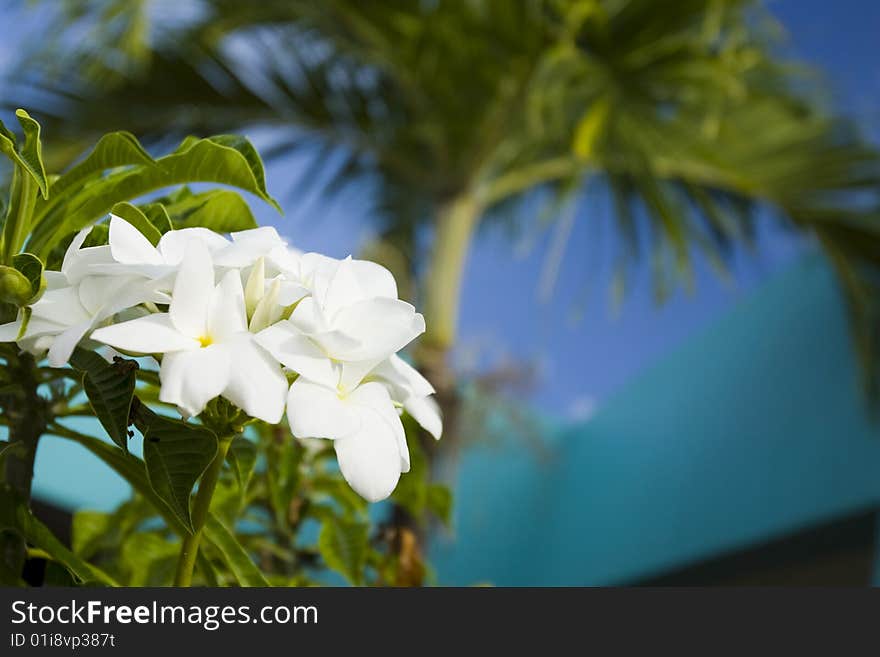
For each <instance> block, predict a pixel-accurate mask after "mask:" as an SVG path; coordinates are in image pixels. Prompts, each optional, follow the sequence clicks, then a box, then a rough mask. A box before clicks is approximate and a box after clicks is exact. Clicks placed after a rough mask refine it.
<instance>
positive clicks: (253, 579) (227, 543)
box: [205, 515, 269, 586]
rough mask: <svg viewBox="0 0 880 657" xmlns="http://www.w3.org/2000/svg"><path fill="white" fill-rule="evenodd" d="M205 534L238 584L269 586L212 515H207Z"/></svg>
mask: <svg viewBox="0 0 880 657" xmlns="http://www.w3.org/2000/svg"><path fill="white" fill-rule="evenodd" d="M205 536H206V537H207V538H208V540H209V541H211V543H212V544H213V545H214V547H215V548H216V549H217V551H218V552H219V554H220V555H221V557H222V559H223V562H224V563H225V564H226V566H227V567H228V568H229V570H230V572H231V573H232V574H233V576H234V577H235V579H236V581H237V582H238V584H239V585H240V586H269V582H268V581H267V580H266V578H265V577H264V576H263V574H262V573H261V572H260V571H259V570H258V569H257V568H256V566H254V564H253V562H252V561H251V559H250V556H248V553H247V552H246V551H245V549H244V548H243V547H242V546H241V545H240V544H239V542H238V541H237V540H236V539H235V536H234V535H233V534H232V532H230V531H229V530H228V529H227V528H226V527H225V526H224V525H223V523H222V522H221V521H220V520H218V519H217V518H216V517H215V516H213V515H210V516H208V523H207V524H206V525H205Z"/></svg>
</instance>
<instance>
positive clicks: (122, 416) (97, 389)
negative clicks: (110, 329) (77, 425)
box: [70, 347, 138, 451]
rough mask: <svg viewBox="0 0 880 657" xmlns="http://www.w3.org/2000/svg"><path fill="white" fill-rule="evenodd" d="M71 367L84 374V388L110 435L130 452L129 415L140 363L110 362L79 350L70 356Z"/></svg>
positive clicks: (130, 361) (93, 353)
mask: <svg viewBox="0 0 880 657" xmlns="http://www.w3.org/2000/svg"><path fill="white" fill-rule="evenodd" d="M70 365H71V366H72V367H74V368H75V369H77V370H79V371H81V372H82V377H83V378H82V381H83V389H84V390H85V393H86V396H87V397H88V398H89V404H90V405H91V407H92V410H93V411H94V412H95V417H97V418H98V420H99V421H100V422H101V426H103V427H104V429H105V430H106V431H107V435H109V436H110V439H111V440H112V441H113V442H114V443H116V444H117V445H119V447H121V448H122V449H123V450H125V451H128V425H129V413H130V411H131V402H132V399H133V398H134V389H135V383H136V382H137V369H138V365H137V363H136V362H135V361H132V360H123V359H119V360H118V361H117V362H114V363H108V362H107V361H106V360H104V358H103V357H101V356H100V355H99V354H97V353H95V352H94V351H88V350H86V349H82V348H80V347H77V348H76V349H74V351H73V354H72V355H71V357H70Z"/></svg>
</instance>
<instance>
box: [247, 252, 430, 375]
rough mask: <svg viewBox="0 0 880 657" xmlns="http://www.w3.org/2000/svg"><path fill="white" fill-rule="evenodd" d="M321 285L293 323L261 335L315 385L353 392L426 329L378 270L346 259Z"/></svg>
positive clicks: (296, 313)
mask: <svg viewBox="0 0 880 657" xmlns="http://www.w3.org/2000/svg"><path fill="white" fill-rule="evenodd" d="M319 283H321V284H319V285H317V286H316V287H315V288H314V290H313V294H312V296H309V297H306V298H304V299H302V300H301V301H300V302H299V303H298V304H297V305H296V308H295V309H294V311H293V313H292V314H291V316H290V319H289V320H285V321H281V322H278V323H276V324H274V325H272V326H270V327H268V328H267V329H265V330H263V331H261V332H260V333H259V334H258V335H257V341H258V342H259V343H260V344H261V345H263V347H265V348H266V350H267V351H269V352H270V353H271V354H272V355H273V356H275V358H277V359H278V360H279V361H280V362H281V363H282V364H283V365H285V366H286V367H289V368H290V369H292V370H293V371H295V372H297V373H299V374H300V375H302V376H304V377H305V378H307V379H309V380H311V381H313V382H315V383H320V384H322V385H325V386H328V387H330V388H334V389H335V388H337V387H341V388H343V389H349V390H350V389H354V387H355V386H357V384H358V383H359V382H360V381H361V380H362V379H363V377H364V375H366V374H367V373H368V372H369V371H370V370H372V369H373V368H374V367H376V365H378V364H379V363H380V362H382V361H383V360H385V359H386V358H388V357H389V356H390V355H391V354H394V353H395V352H397V351H399V350H400V349H401V348H402V347H404V346H405V345H407V344H408V343H409V342H410V341H412V340H413V339H414V338H415V337H417V336H418V335H419V334H421V333H423V332H424V330H425V320H424V318H423V317H422V315H420V314H419V313H417V312H416V311H415V308H413V306H412V305H410V304H408V303H406V302H405V301H401V300H399V299H398V298H397V286H396V285H395V284H394V278H393V277H392V276H391V273H390V272H388V270H386V269H384V268H383V267H380V266H379V265H376V264H374V263H367V262H365V261H359V260H352V259H351V258H347V259H345V260H342V261H338V262H337V263H336V266H335V270H334V271H333V274H332V276H328V277H327V280H326V284H324V283H323V281H319Z"/></svg>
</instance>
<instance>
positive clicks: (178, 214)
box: [166, 189, 258, 233]
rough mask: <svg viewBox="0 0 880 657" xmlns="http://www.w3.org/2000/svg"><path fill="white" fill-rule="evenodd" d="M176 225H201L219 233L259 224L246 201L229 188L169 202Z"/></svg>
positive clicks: (169, 208)
mask: <svg viewBox="0 0 880 657" xmlns="http://www.w3.org/2000/svg"><path fill="white" fill-rule="evenodd" d="M166 209H167V210H168V214H169V215H170V216H171V220H172V221H173V223H174V226H175V227H176V228H192V227H195V226H202V227H204V228H210V229H211V230H213V231H216V232H218V233H233V232H236V231H239V230H247V229H249V228H256V227H257V225H258V224H257V220H256V219H255V218H254V215H253V213H252V212H251V209H250V207H248V204H247V202H246V201H245V200H244V199H243V198H242V197H241V195H240V194H238V193H236V192H233V191H231V190H228V189H215V190H211V191H208V192H202V193H200V194H190V195H188V196H186V197H185V198H182V199H180V200H179V201H177V202H175V203H170V204H168V205H166Z"/></svg>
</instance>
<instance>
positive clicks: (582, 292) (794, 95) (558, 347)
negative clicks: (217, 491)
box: [0, 0, 880, 585]
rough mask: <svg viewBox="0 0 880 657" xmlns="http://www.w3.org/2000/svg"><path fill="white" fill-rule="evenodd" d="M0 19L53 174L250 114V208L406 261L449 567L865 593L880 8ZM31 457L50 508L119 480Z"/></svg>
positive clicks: (574, 0)
mask: <svg viewBox="0 0 880 657" xmlns="http://www.w3.org/2000/svg"><path fill="white" fill-rule="evenodd" d="M0 25H2V34H3V37H4V38H3V40H2V43H0V118H3V120H4V121H6V120H7V119H8V118H9V116H11V112H12V111H13V110H14V109H15V108H16V107H24V108H26V109H27V110H28V111H29V112H31V114H33V115H34V116H35V117H36V118H38V119H39V120H40V121H41V123H42V124H43V126H44V134H43V141H44V145H45V148H46V150H47V153H46V161H47V169H51V170H60V169H61V168H62V167H64V166H66V165H68V164H69V163H70V162H71V161H72V159H73V158H74V157H76V155H78V154H79V153H81V152H82V151H83V150H84V149H85V148H86V147H87V146H89V145H90V144H91V143H93V142H94V140H95V139H96V138H97V136H99V135H100V134H102V133H104V132H106V131H109V130H117V129H124V130H129V131H132V132H134V133H135V134H137V135H138V137H140V138H142V139H143V140H144V141H145V143H147V144H149V145H150V147H151V150H154V152H157V153H158V152H163V149H165V148H168V147H169V146H170V145H172V144H173V143H175V142H176V141H178V140H179V138H180V137H181V136H182V135H184V134H191V133H192V134H200V135H207V134H216V133H222V132H241V133H243V134H245V135H247V136H248V137H249V138H251V139H252V140H253V141H254V143H255V144H256V146H257V148H258V149H259V150H260V152H261V153H262V154H263V155H264V158H265V159H266V164H267V181H268V188H269V191H270V193H271V194H273V195H274V196H276V197H277V198H278V199H279V201H281V203H282V205H283V207H284V214H283V216H282V215H278V214H277V213H275V211H274V210H272V209H271V208H269V207H266V206H262V205H261V204H260V202H259V201H258V200H256V199H254V203H253V209H254V212H255V214H257V216H258V218H259V220H260V221H261V223H265V224H271V225H274V226H276V227H277V228H278V230H279V232H280V233H281V234H282V235H284V236H285V237H287V238H289V240H290V241H291V243H292V244H294V245H295V246H297V247H299V248H301V249H304V250H318V251H323V252H326V253H328V254H331V255H334V256H339V257H343V256H346V255H348V254H354V255H355V256H360V257H367V258H372V259H375V260H378V261H380V262H382V263H383V264H385V265H386V266H387V267H389V268H390V269H391V270H392V271H393V272H394V273H395V275H396V276H397V278H398V281H399V282H400V284H401V296H402V297H404V298H407V299H409V300H412V301H413V302H414V303H416V304H417V306H418V307H419V308H420V309H421V310H423V311H424V312H425V314H426V318H427V321H428V326H429V329H428V333H427V334H426V336H424V338H423V339H422V340H421V343H420V345H419V347H418V348H417V349H416V350H415V351H414V352H413V353H412V354H411V355H412V358H413V359H414V360H415V361H416V362H417V363H418V364H419V366H420V367H421V368H422V369H423V371H425V372H426V374H427V375H428V376H429V378H430V379H431V380H432V382H434V384H435V386H436V387H437V389H438V398H439V399H440V401H441V404H442V406H443V408H444V413H445V416H446V429H447V431H446V436H445V437H444V440H443V441H441V443H439V444H438V445H430V444H428V443H427V442H426V445H425V452H426V462H427V463H426V465H425V466H424V467H430V468H431V469H432V470H433V472H434V476H435V477H437V478H438V479H442V480H445V481H449V482H451V483H452V485H453V490H454V493H455V507H454V512H453V520H452V523H451V525H450V526H449V527H448V528H443V527H435V528H429V529H428V530H423V531H421V532H420V536H421V540H422V542H423V549H424V550H425V551H426V552H427V553H428V555H429V561H430V563H431V566H432V568H433V571H434V580H435V581H436V582H438V583H440V584H457V585H469V584H478V583H488V584H494V585H616V584H661V583H662V584H703V585H714V584H755V583H766V584H849V585H868V584H871V583H874V584H880V520H878V515H877V514H878V507H880V424H878V422H880V419H878V416H877V409H878V407H880V406H878V403H880V402H878V386H877V385H876V384H877V380H878V379H877V372H878V371H880V370H878V364H880V361H878V356H877V354H878V351H877V338H878V336H880V334H878V329H880V323H878V319H880V318H878V302H880V289H878V284H880V277H878V274H880V270H878V265H880V211H878V207H880V204H878V192H880V164H878V162H880V160H878V151H877V148H878V140H880V57H878V54H877V49H876V36H877V34H880V5H877V4H875V3H869V2H860V1H859V0H838V2H835V3H827V2H821V1H819V0H775V1H768V2H765V3H758V2H750V1H746V0H680V1H676V2H668V3H665V2H656V1H652V0H542V1H537V0H516V1H506V0H498V1H492V0H433V1H425V0H422V1H417V0H407V1H404V0H400V1H396V0H384V1H382V2H374V3H359V2H354V1H343V0H330V1H328V2H324V3H309V2H296V1H282V0H265V1H264V2H260V3H242V2H230V1H229V0H176V1H175V2H171V1H170V0H140V1H136V0H130V1H123V0H62V1H58V2H45V1H44V2H39V1H36V2H34V1H32V2H14V1H11V0H0ZM71 463H75V464H77V466H78V467H77V468H75V469H73V471H74V472H75V474H73V475H71V474H70V472H71V471H72V469H71V466H70V464H71ZM62 471H63V472H65V475H64V477H63V478H62V477H61V476H59V473H61V472H62ZM37 473H38V475H37V480H36V482H35V494H36V495H37V496H38V497H39V498H40V499H41V500H42V501H43V502H44V503H45V504H46V508H45V509H44V513H59V514H61V515H60V516H59V517H61V518H62V520H61V521H60V522H62V524H63V517H64V513H65V512H69V511H72V510H75V509H79V508H85V507H88V508H97V509H111V508H113V507H114V506H116V504H118V503H119V502H120V501H121V500H123V499H125V497H126V496H127V494H128V491H127V490H126V488H125V486H124V485H123V484H122V483H121V482H119V481H118V480H117V479H116V478H115V477H114V475H113V474H112V473H111V472H110V471H109V470H107V469H106V468H104V466H102V465H101V464H100V463H98V462H97V461H93V460H92V459H91V458H90V457H89V456H87V455H86V454H84V453H80V452H79V451H77V448H76V447H75V446H72V447H68V446H66V445H60V444H57V443H52V444H43V445H41V448H40V452H39V453H38V467H37ZM404 483H405V478H404ZM386 511H387V512H388V513H391V514H393V517H394V518H395V519H396V521H397V522H401V523H406V522H407V508H406V504H403V503H400V502H398V505H397V506H396V507H394V508H391V507H389V508H388V509H386Z"/></svg>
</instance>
